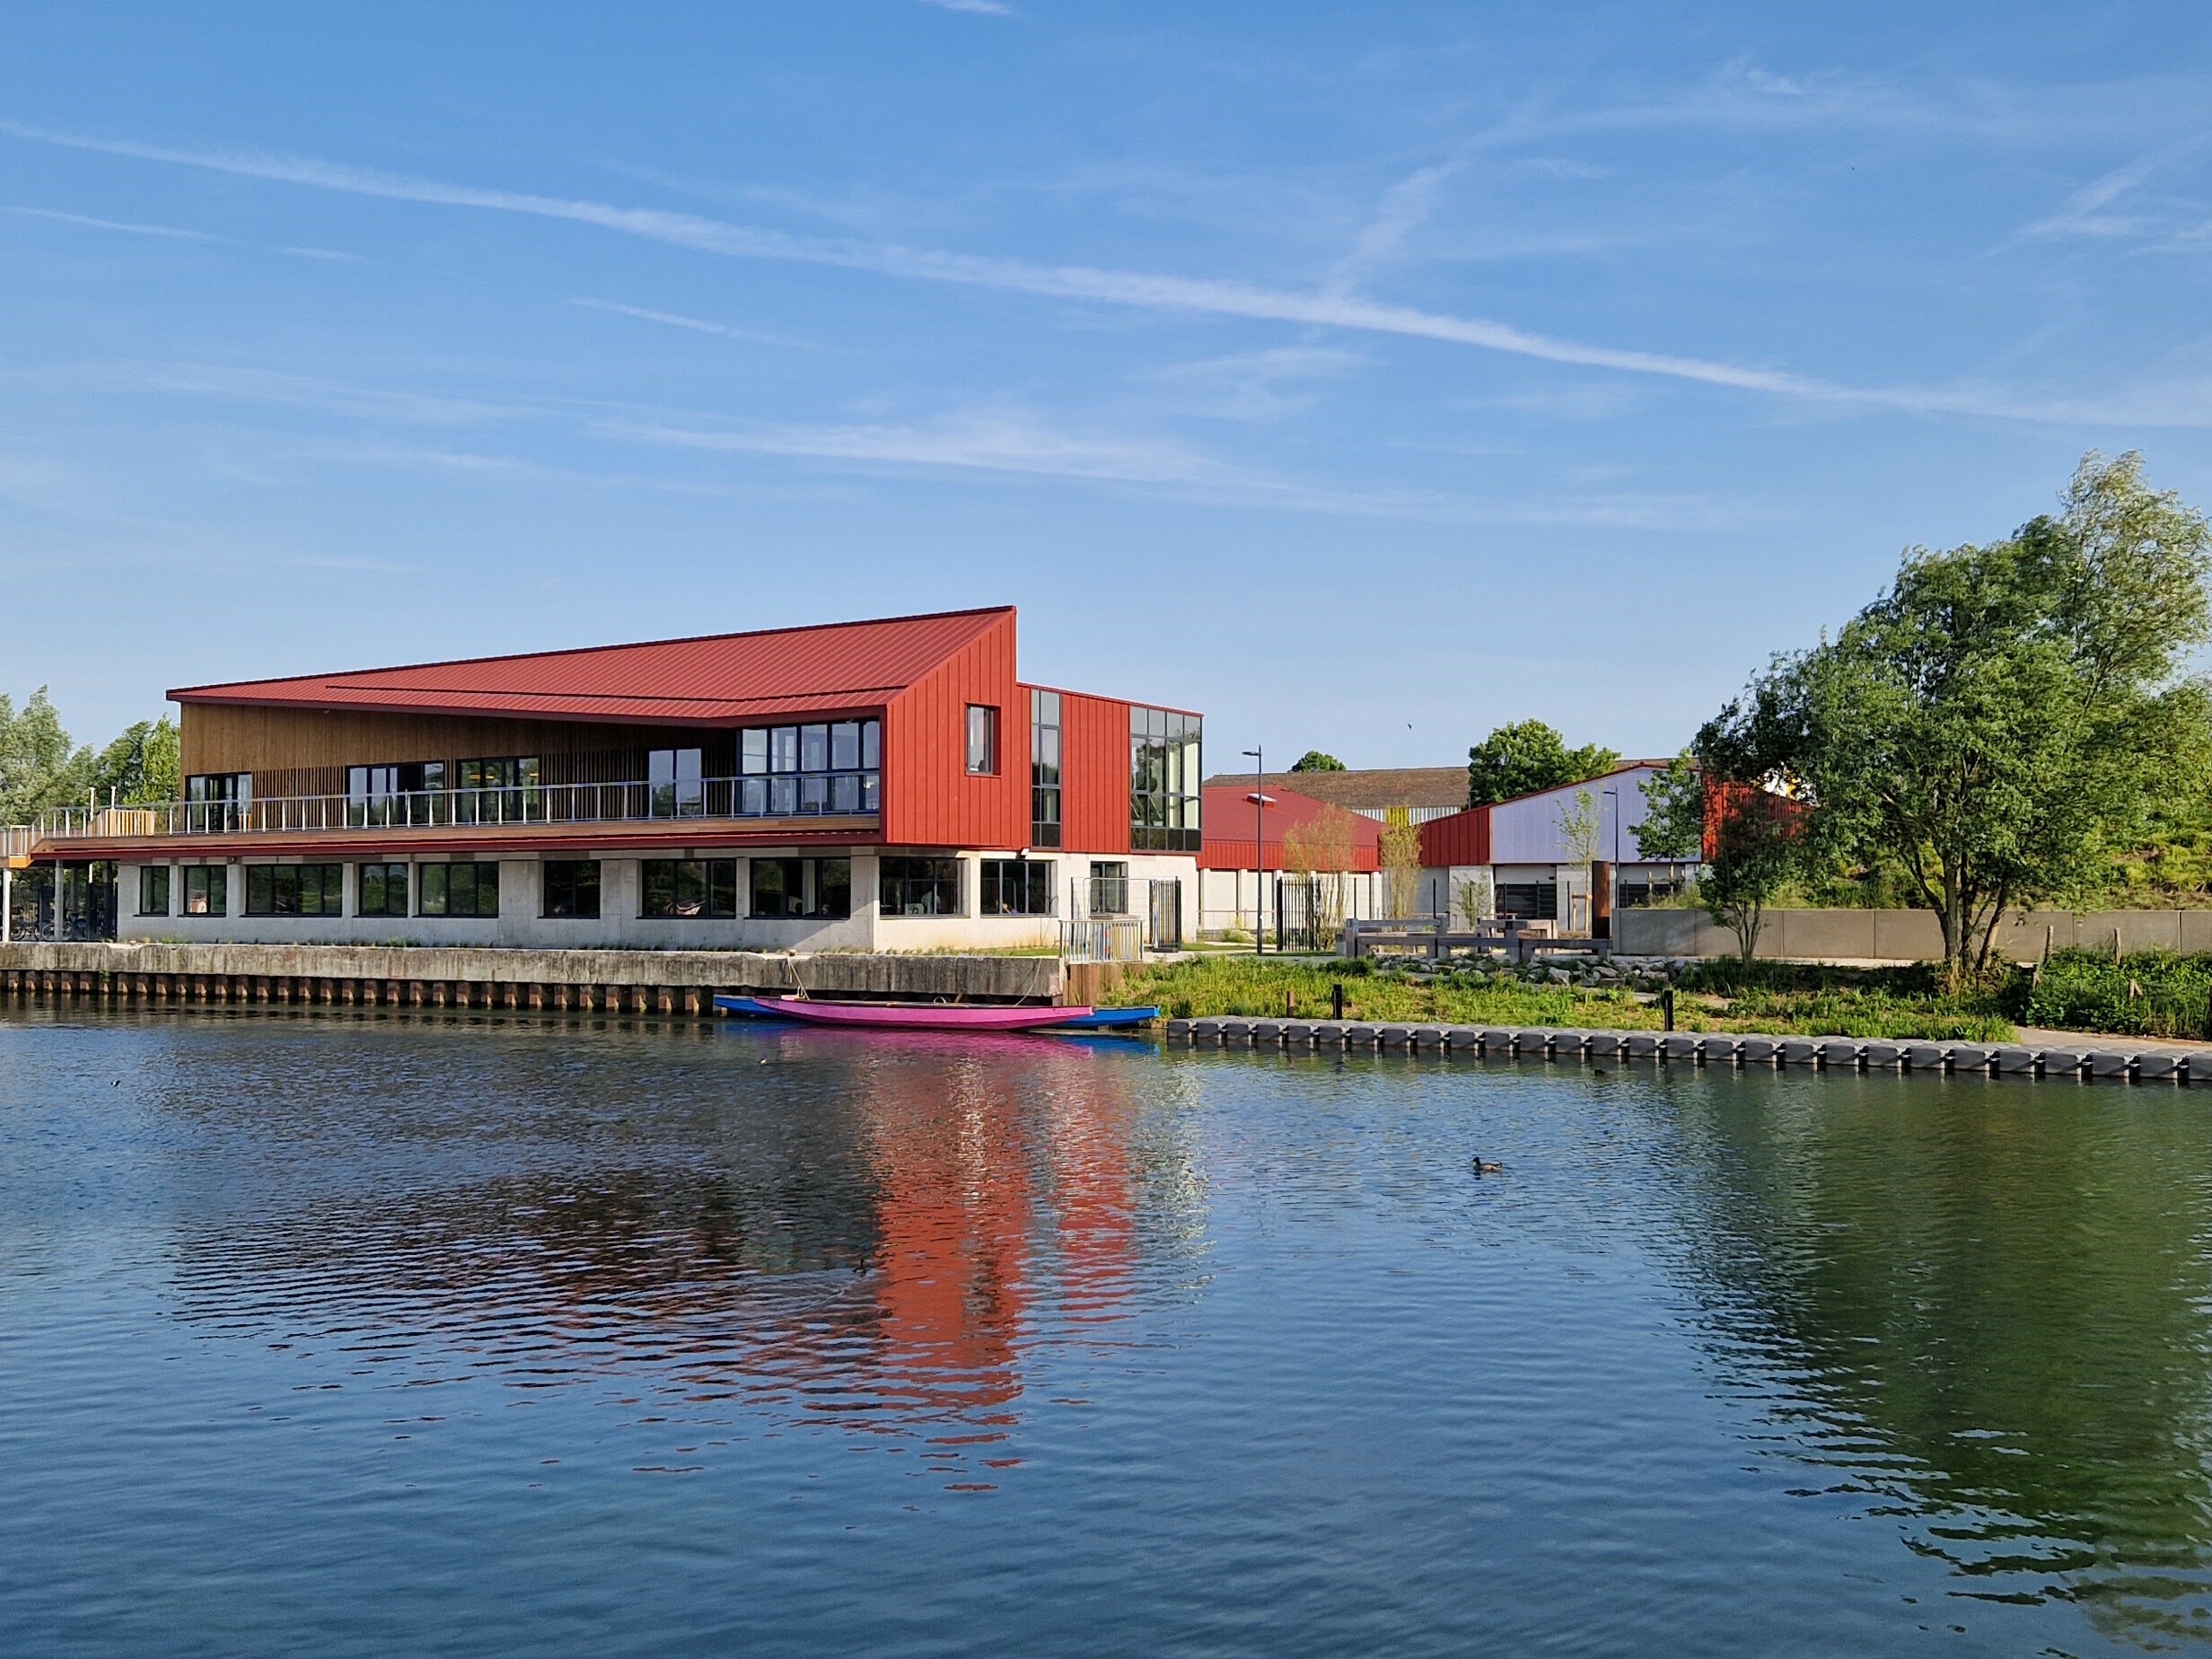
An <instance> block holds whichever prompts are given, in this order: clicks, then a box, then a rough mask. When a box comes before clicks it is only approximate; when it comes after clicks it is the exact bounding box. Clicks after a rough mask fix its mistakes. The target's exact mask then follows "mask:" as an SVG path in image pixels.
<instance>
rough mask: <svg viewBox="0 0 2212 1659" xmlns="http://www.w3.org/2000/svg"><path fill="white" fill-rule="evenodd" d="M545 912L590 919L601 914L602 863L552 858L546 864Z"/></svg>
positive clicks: (591, 859) (582, 859) (579, 859)
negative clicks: (600, 881)
mask: <svg viewBox="0 0 2212 1659" xmlns="http://www.w3.org/2000/svg"><path fill="white" fill-rule="evenodd" d="M544 878H545V906H544V908H545V913H546V914H547V915H548V916H553V917H594V916H597V915H598V914H599V860H598V859H596V858H549V859H547V860H546V862H545V867H544Z"/></svg>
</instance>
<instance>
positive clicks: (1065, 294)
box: [0, 121, 1894, 402]
mask: <svg viewBox="0 0 2212 1659" xmlns="http://www.w3.org/2000/svg"><path fill="white" fill-rule="evenodd" d="M0 132H7V133H11V134H13V135H14V136H17V137H22V138H29V139H33V140H36V141H38V142H40V143H45V144H54V145H64V146H66V147H69V148H73V149H81V150H90V151H94V152H97V153H100V154H110V155H124V156H130V157H133V158H135V159H138V160H142V161H153V162H167V163H170V164H172V165H176V166H184V167H196V168H201V169H206V170H208V171H215V172H223V173H228V174H232V175H233V176H237V177H242V178H251V179H266V180H271V181H273V182H278V183H285V184H296V185H303V186H308V187H312V188H314V189H325V190H335V191H340V192H344V193H346V194H348V195H355V196H365V197H374V198H382V199H385V200H392V201H408V202H419V203H424V204H428V205H435V206H454V207H473V208H479V209H484V210H487V211H490V212H496V213H506V214H517V215H525V216H529V217H535V218H543V219H554V220H561V221H565V222H567V223H570V224H586V225H591V226H594V227H596V228H599V229H601V230H608V231H614V232H618V233H621V234H624V235H629V236H637V237H643V238H645V239H646V240H648V241H659V242H664V243H670V244H672V245H675V246H678V247H684V248H692V249H696V250H700V251H702V252H708V253H718V254H725V255H730V256H733V257H736V258H742V259H778V260H789V261H796V262H801V263H805V264H812V265H829V266H838V267H843V268H847V269H856V270H868V271H875V272H879V273H882V274H883V275H887V276H904V277H908V278H910V279H914V280H917V281H924V282H938V283H948V284H955V285H963V286H970V287H980V288H989V289H996V290H1000V291H1005V292H1014V293H1021V294H1033V295H1037V296H1039V297H1041V298H1049V299H1064V300H1077V301H1087V302H1091V303H1100V304H1109V305H1126V306H1134V307H1140V308H1143V309H1146V310H1154V311H1174V312H1200V313H1205V314H1209V315H1214V316H1228V317H1242V318H1246V319H1250V320H1255V321H1272V322H1286V323H1296V324H1302V325H1306V326H1312V327H1320V328H1330V329H1350V330H1353V331H1356V332H1361V333H1374V334H1395V335H1404V336H1408V337H1410V338H1421V339H1431V340H1436V341H1440V342H1443V343H1445V344H1450V345H1458V346H1472V347H1479V348H1481V349H1484V350H1488V351H1497V352H1505V353H1508V354H1510V355H1516V356H1523V357H1533V358H1537V359H1540V360H1541V361H1544V362H1549V363H1564V364H1578V365H1580V366H1582V367H1584V368H1602V369H1611V370H1616V371H1619V372H1621V373H1631V374H1652V375H1660V376H1663V377H1666V378H1670V379H1675V380H1684V381H1691V382H1698V383H1700V384H1704V385H1710V386H1719V387H1726V388H1731V389H1734V390H1737V391H1758V392H1769V393H1774V394H1777V395H1780V396H1786V397H1795V398H1816V399H1828V400H1843V401H1869V400H1871V401H1876V402H1889V401H1894V399H1891V398H1889V397H1888V396H1886V395H1885V394H1882V393H1870V392H1861V391H1852V390H1850V389H1848V388H1845V387H1840V386H1835V385H1830V384H1828V383H1826V382H1821V381H1819V380H1816V379H1813V378H1812V377H1810V376H1806V375H1802V374H1795V373H1789V372H1787V371H1785V370H1779V369H1769V368H1759V367H1751V366H1746V365H1743V364H1733V363H1725V362H1718V361H1714V360H1712V359H1708V358H1700V357H1690V356H1683V355H1676V354H1673V353H1669V352H1655V351H1642V350H1636V349H1628V348H1621V347H1608V346H1592V345H1586V344H1584V343H1583V342H1580V341H1576V340H1567V339H1560V338H1555V337H1553V336H1549V335H1544V334H1539V333H1536V332H1534V331H1532V330H1530V329H1522V328H1518V327H1515V326H1514V325H1513V324H1511V323H1505V322H1496V321H1492V320H1488V319H1485V318H1477V317H1457V316H1453V315H1450V314H1448V313H1444V312H1428V311H1423V310H1420V309H1419V308H1418V307H1415V306H1410V305H1394V304H1391V303H1387V302H1384V301H1379V300H1370V299H1364V298H1361V297H1359V296H1356V295H1354V294H1339V293H1330V292H1327V291H1307V292H1298V291H1295V290H1285V289H1279V288H1269V287H1264V286H1261V285H1258V284H1254V283H1246V282H1240V281H1235V280H1233V279H1219V278H1208V277H1189V276H1169V275H1164V274H1160V273H1154V272H1145V271H1127V270H1110V269H1099V268H1093V267H1088V266H1077V265H1061V266H1049V265H1038V264H1034V263H1031V262H1028V261H1023V260H1016V259H988V258H981V257H978V256H975V255H970V254H961V253H951V252H944V251H941V250H930V249H917V248H905V247H899V246H892V245H882V244H874V245H871V244H864V243H855V242H828V241H817V240H813V239H809V238H802V237H794V236H791V235H788V234H786V233H783V232H781V231H775V230H769V229H765V228H763V227H760V226H756V225H747V224H732V223H729V222H727V221H724V220H718V219H709V218H705V217H702V216H700V215H696V214H687V213H675V212H671V211H667V210H664V209H659V208H647V207H621V206H614V205H612V204H610V203H605V202H596V201H591V200H587V199H575V198H562V197H552V196H541V195H537V194H534V193H531V192H528V191H518V190H500V189H483V188H480V187H478V186H472V185H455V184H446V183H443V182H441V181H438V180H429V179H418V178H412V177H408V176H406V175H402V174H395V173H385V172H379V171H371V170H366V169H362V168H355V167H347V166H342V165H338V164H336V163H332V162H320V161H314V160H309V159H303V158H298V157H283V156H268V155H255V154H233V153H225V152H198V151H189V150H178V149H171V148H167V147H164V146H162V145H143V144H136V143H132V142H128V141H126V140H118V139H105V138H89V137H85V136H81V135H77V134H70V133H59V132H54V131H51V130H48V129H46V128H41V127H27V126H24V125H22V124H21V123H18V122H12V121H0Z"/></svg>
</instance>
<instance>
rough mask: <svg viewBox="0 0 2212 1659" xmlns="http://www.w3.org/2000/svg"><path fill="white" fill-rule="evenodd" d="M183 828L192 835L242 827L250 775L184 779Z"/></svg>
mask: <svg viewBox="0 0 2212 1659" xmlns="http://www.w3.org/2000/svg"><path fill="white" fill-rule="evenodd" d="M184 801H185V814H184V820H185V822H184V827H185V829H187V831H189V833H191V834H194V835H220V834H222V833H223V832H224V830H226V829H242V828H244V827H245V822H246V815H247V811H248V809H249V808H250V807H251V806H252V804H253V774H252V773H250V772H202V773H198V774H197V775H195V776H193V777H188V778H186V779H185V780H184ZM218 914H219V913H218Z"/></svg>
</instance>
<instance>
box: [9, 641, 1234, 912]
mask: <svg viewBox="0 0 2212 1659" xmlns="http://www.w3.org/2000/svg"><path fill="white" fill-rule="evenodd" d="M170 697H171V699H172V700H173V701H175V702H176V703H177V704H178V705H179V707H180V710H181V715H180V725H181V731H182V750H183V754H182V768H183V771H184V774H185V788H184V798H183V799H182V800H180V801H178V802H175V803H168V804H165V805H162V806H159V807H154V808H150V809H147V808H133V809H123V810H118V811H107V812H72V813H67V814H60V815H56V816H55V817H54V818H52V819H50V820H49V821H48V822H47V823H45V824H42V825H40V826H39V827H38V831H37V834H36V837H35V839H34V841H33V844H32V847H31V857H32V859H33V860H34V862H37V863H41V864H48V863H50V864H52V865H58V866H62V867H64V868H66V867H68V866H71V865H90V866H95V867H97V868H99V869H101V870H102V871H107V872H113V876H112V878H111V879H112V880H113V882H114V909H115V912H116V922H115V926H114V931H115V932H116V933H118V934H119V935H121V936H123V937H127V938H134V937H135V938H151V937H182V938H186V939H191V940H201V939H204V940H208V941H218V940H224V941H273V942H281V941H317V942H359V943H370V942H382V941H385V940H389V939H391V938H392V937H394V936H407V937H409V938H413V939H416V940H418V941H419V942H422V943H450V944H516V945H532V946H549V945H588V944H625V945H645V946H659V947H667V946H675V945H688V944H689V945H699V946H713V947H715V948H735V947H743V948H768V949H801V950H817V949H864V950H927V949H941V948H946V947H955V946H959V947H976V946H993V945H996V946H1002V947H1003V946H1016V945H1023V944H1045V943H1054V944H1057V943H1058V924H1059V922H1060V920H1062V919H1065V918H1068V917H1087V916H1098V915H1120V914H1134V915H1137V916H1139V917H1144V918H1145V922H1146V924H1147V926H1148V927H1149V929H1150V930H1151V931H1152V932H1153V933H1154V935H1157V936H1160V937H1163V938H1177V937H1180V935H1181V917H1182V915H1183V913H1184V908H1185V906H1186V904H1188V905H1189V906H1191V907H1193V908H1194V913H1195V904H1196V897H1197V896H1196V891H1195V882H1196V869H1197V856H1198V851H1199V848H1200V845H1201V809H1200V803H1199V789H1198V779H1199V777H1201V776H1202V773H1201V769H1200V760H1201V753H1202V744H1203V736H1202V727H1201V721H1200V719H1199V716H1198V715H1195V714H1191V713H1189V711H1186V710H1182V709H1172V708H1168V707H1160V706H1154V705H1147V704H1140V703H1131V702H1128V701H1125V700H1122V699H1119V698H1102V697H1094V696H1090V695H1087V694H1084V693H1079V692H1073V691H1062V690H1058V689H1053V688H1049V687H1046V686H1041V685H1037V684H1033V683H1031V682H1029V681H1026V680H1022V679H1021V678H1020V676H1019V673H1018V670H1017V666H1016V660H1015V615H1014V610H1013V608H1012V607H1010V606H1007V607H997V608H993V609H989V610H966V611H953V612H947V613H944V614H940V615H935V616H920V617H899V618H891V619H883V620H878V621H866V622H849V623H838V624H831V625H828V626H822V627H814V628H778V629H772V630H768V631H763V632H759V633H750V634H724V635H715V636H705V637H700V638H692V639H675V640H662V641H654V642H651V643H647V644H640V645H608V646H600V647H595V648H592V649H586V650H576V651H552V652H540V653H534V654H528V655H522V656H504V657H483V658H476V659H470V660H467V661H461V662H453V663H420V664H414V665H408V666H402V667H395V668H382V669H368V670H360V671H350V672H345V673H334V674H312V675H304V676H299V677H295V678H291V679H283V680H244V681H235V682H233V683H229V684H224V685H211V686H191V687H186V688H183V689H178V690H174V691H171V693H170ZM1186 889H1189V890H1190V892H1189V899H1188V900H1186V899H1185V898H1184V892H1185V890H1186Z"/></svg>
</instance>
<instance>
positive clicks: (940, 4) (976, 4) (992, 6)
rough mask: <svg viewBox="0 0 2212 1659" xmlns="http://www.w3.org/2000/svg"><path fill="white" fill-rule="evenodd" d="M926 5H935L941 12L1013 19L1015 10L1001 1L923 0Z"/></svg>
mask: <svg viewBox="0 0 2212 1659" xmlns="http://www.w3.org/2000/svg"><path fill="white" fill-rule="evenodd" d="M922 4H924V5H934V6H935V7H936V8H937V9H938V10H939V11H940V12H973V13H977V14H978V15H979V16H982V17H1011V16H1013V15H1014V8H1013V7H1012V6H1010V5H1003V4H1000V0H922Z"/></svg>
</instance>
